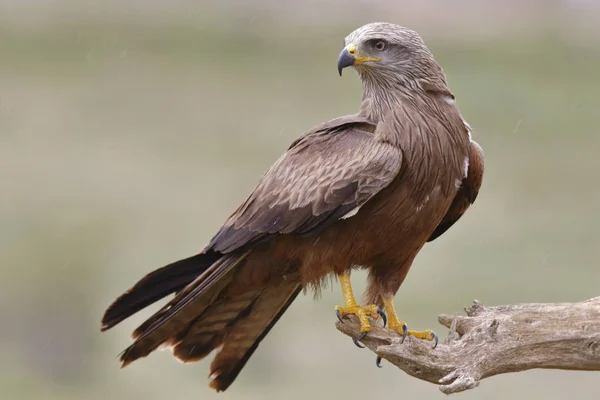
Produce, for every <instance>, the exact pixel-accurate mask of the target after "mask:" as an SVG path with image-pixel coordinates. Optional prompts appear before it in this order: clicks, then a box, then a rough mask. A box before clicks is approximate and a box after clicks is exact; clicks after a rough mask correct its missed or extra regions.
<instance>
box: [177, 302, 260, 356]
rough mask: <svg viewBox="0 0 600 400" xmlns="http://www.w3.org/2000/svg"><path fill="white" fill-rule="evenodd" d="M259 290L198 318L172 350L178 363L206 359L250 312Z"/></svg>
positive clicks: (220, 305)
mask: <svg viewBox="0 0 600 400" xmlns="http://www.w3.org/2000/svg"><path fill="white" fill-rule="evenodd" d="M261 293H262V291H261V290H252V291H248V292H245V293H242V294H239V295H236V296H235V297H234V298H231V297H224V298H222V299H220V300H218V301H216V302H215V303H213V304H211V305H210V307H209V308H208V309H207V310H206V312H204V314H202V316H201V317H200V318H198V319H197V320H196V321H195V322H194V323H193V325H192V326H190V328H189V330H188V331H187V332H186V335H185V337H184V338H183V339H182V340H181V341H180V342H179V343H178V344H177V345H176V346H175V348H174V349H173V355H174V356H175V357H177V358H178V359H179V360H180V361H181V362H184V363H186V362H195V361H199V360H201V359H203V358H204V357H206V356H207V355H208V354H209V353H210V352H211V351H212V350H214V349H216V348H218V347H219V346H221V344H223V339H224V337H225V332H227V328H228V327H230V326H231V325H232V324H233V323H234V322H235V321H237V320H238V319H239V318H243V317H245V316H247V315H248V313H250V312H251V311H252V307H253V306H254V303H255V302H256V299H258V297H259V296H260V294H261Z"/></svg>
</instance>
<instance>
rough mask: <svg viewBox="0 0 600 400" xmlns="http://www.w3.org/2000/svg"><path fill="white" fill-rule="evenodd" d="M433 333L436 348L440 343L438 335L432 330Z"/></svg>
mask: <svg viewBox="0 0 600 400" xmlns="http://www.w3.org/2000/svg"><path fill="white" fill-rule="evenodd" d="M431 335H432V336H433V348H434V349H435V348H436V347H437V345H438V335H436V334H435V332H431Z"/></svg>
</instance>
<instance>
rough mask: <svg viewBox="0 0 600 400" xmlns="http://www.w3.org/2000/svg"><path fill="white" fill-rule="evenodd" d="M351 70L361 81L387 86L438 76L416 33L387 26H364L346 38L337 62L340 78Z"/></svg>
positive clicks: (432, 61)
mask: <svg viewBox="0 0 600 400" xmlns="http://www.w3.org/2000/svg"><path fill="white" fill-rule="evenodd" d="M350 66H352V67H354V68H355V69H356V70H357V71H358V73H359V75H360V77H361V79H362V80H363V81H365V80H375V81H378V82H380V83H382V84H385V85H386V86H388V85H389V84H390V83H391V82H394V81H405V82H410V81H413V80H418V79H423V78H424V79H427V78H430V77H432V75H437V74H439V73H441V68H440V67H439V66H438V64H437V63H436V62H435V60H434V58H433V55H432V54H431V52H430V51H429V49H428V48H427V46H425V43H424V42H423V39H421V37H420V36H419V34H418V33H417V32H415V31H412V30H410V29H408V28H405V27H403V26H399V25H395V24H390V23H386V22H374V23H370V24H367V25H363V26H361V27H360V28H358V29H356V30H355V31H354V32H352V33H351V34H349V35H348V36H347V37H346V38H345V40H344V49H343V50H342V52H341V53H340V56H339V58H338V71H339V73H340V75H341V74H342V70H343V69H344V68H346V67H350Z"/></svg>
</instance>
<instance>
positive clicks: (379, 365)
mask: <svg viewBox="0 0 600 400" xmlns="http://www.w3.org/2000/svg"><path fill="white" fill-rule="evenodd" d="M375 365H377V368H381V367H383V365H381V357H379V356H377V358H376V359H375Z"/></svg>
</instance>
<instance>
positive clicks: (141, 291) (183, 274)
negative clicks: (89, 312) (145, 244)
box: [101, 250, 222, 331]
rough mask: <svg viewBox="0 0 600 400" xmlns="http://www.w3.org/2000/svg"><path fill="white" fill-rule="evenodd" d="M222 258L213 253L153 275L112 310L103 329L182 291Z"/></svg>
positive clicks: (118, 302)
mask: <svg viewBox="0 0 600 400" xmlns="http://www.w3.org/2000/svg"><path fill="white" fill-rule="evenodd" d="M220 257H222V254H220V253H217V252H215V251H212V250H211V251H208V252H206V253H201V254H197V255H195V256H192V257H189V258H185V259H183V260H179V261H176V262H174V263H171V264H169V265H167V266H164V267H162V268H159V269H157V270H155V271H153V272H151V273H149V274H148V275H146V276H145V277H143V278H142V279H140V280H139V281H138V282H137V283H136V284H135V285H134V286H133V287H132V288H131V289H129V290H128V291H126V292H125V293H123V294H122V295H121V296H119V297H118V298H117V299H116V300H115V301H114V302H113V303H112V304H111V305H110V306H109V307H108V309H107V310H106V312H105V313H104V316H103V317H102V328H101V330H102V331H106V330H108V329H110V328H112V327H113V326H115V325H117V324H118V323H120V322H121V321H123V320H125V319H127V318H129V317H130V316H132V315H133V314H135V313H137V312H138V311H140V310H142V309H144V308H145V307H147V306H149V305H150V304H153V303H154V302H156V301H158V300H160V299H162V298H163V297H165V296H168V295H170V294H171V293H174V292H178V291H180V290H182V289H183V288H184V287H185V286H186V285H188V284H189V283H190V282H192V281H193V280H194V279H196V278H197V277H198V276H199V275H200V274H202V273H203V272H204V271H206V269H207V268H208V267H210V266H211V265H212V264H213V263H215V262H216V261H217V260H218V259H219V258H220Z"/></svg>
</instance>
